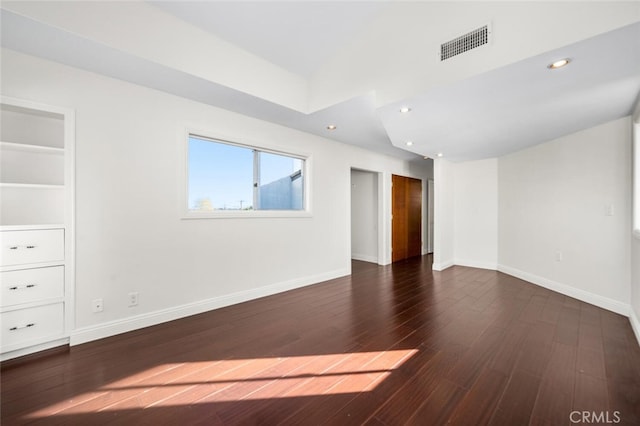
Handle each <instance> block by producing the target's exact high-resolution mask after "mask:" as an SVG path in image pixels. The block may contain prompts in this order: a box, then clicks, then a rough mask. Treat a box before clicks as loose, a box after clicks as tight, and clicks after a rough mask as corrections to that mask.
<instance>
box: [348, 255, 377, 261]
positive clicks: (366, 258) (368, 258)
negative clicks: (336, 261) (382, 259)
mask: <svg viewBox="0 0 640 426" xmlns="http://www.w3.org/2000/svg"><path fill="white" fill-rule="evenodd" d="M351 259H353V260H362V261H363V262H371V263H378V256H372V255H370V254H361V253H351Z"/></svg>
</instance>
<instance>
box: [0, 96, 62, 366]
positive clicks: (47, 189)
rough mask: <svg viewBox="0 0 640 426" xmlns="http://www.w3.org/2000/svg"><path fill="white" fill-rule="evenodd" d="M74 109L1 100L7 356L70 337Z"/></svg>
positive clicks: (1, 306)
mask: <svg viewBox="0 0 640 426" xmlns="http://www.w3.org/2000/svg"><path fill="white" fill-rule="evenodd" d="M74 120H75V118H74V112H73V111H72V110H69V109H66V108H59V107H54V106H49V105H43V104H38V103H34V102H30V101H24V100H20V99H15V98H8V97H2V98H1V102H0V122H1V126H0V129H1V131H0V240H1V246H2V247H1V256H2V257H1V258H0V274H1V278H2V279H1V283H2V284H1V287H2V288H1V295H2V299H0V319H1V321H0V327H1V330H0V332H1V336H0V337H1V345H0V353H1V356H2V359H3V360H4V359H9V358H14V357H16V356H21V355H25V354H28V353H32V352H35V351H38V350H41V349H46V348H50V347H54V346H58V345H62V344H66V343H68V341H69V333H70V331H71V329H72V328H73V296H74V266H73V262H74V228H73V225H74V186H75V185H74V139H75V136H74V131H75V121H74Z"/></svg>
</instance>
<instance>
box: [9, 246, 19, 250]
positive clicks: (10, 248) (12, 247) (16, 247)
mask: <svg viewBox="0 0 640 426" xmlns="http://www.w3.org/2000/svg"><path fill="white" fill-rule="evenodd" d="M9 250H18V246H11V247H9Z"/></svg>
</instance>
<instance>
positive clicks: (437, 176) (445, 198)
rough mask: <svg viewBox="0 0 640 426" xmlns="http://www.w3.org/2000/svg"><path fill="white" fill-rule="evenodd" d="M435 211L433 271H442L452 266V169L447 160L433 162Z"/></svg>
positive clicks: (453, 234)
mask: <svg viewBox="0 0 640 426" xmlns="http://www.w3.org/2000/svg"><path fill="white" fill-rule="evenodd" d="M433 163H434V169H433V180H434V186H435V194H434V198H435V207H434V209H435V211H434V223H435V226H434V228H435V229H434V232H433V245H434V248H433V269H434V270H436V271H442V270H443V269H446V268H448V267H450V266H452V265H453V264H454V247H455V246H454V237H455V233H454V220H453V212H454V167H455V165H454V164H453V163H450V162H448V161H447V160H443V159H437V160H434V162H433Z"/></svg>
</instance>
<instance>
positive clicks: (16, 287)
mask: <svg viewBox="0 0 640 426" xmlns="http://www.w3.org/2000/svg"><path fill="white" fill-rule="evenodd" d="M36 285H37V284H26V285H14V286H12V287H9V290H19V289H21V288H34V287H35V286H36Z"/></svg>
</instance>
